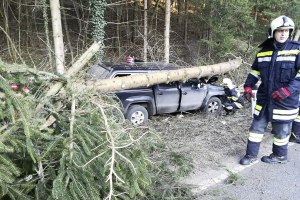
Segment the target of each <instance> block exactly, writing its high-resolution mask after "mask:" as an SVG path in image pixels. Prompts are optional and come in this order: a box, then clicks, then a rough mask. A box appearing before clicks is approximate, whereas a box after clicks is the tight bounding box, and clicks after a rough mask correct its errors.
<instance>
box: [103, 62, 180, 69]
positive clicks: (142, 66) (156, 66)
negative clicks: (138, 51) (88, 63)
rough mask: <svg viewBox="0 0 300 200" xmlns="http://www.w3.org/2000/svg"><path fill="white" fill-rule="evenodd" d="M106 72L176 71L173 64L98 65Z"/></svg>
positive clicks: (109, 63) (105, 63) (104, 63)
mask: <svg viewBox="0 0 300 200" xmlns="http://www.w3.org/2000/svg"><path fill="white" fill-rule="evenodd" d="M100 65H101V66H102V67H104V68H106V69H107V70H109V71H111V70H114V71H115V70H129V71H130V70H143V71H144V70H174V69H178V67H177V66H176V65H175V64H172V63H167V64H166V63H161V62H134V63H131V64H130V63H126V62H123V63H111V62H103V63H101V64H100Z"/></svg>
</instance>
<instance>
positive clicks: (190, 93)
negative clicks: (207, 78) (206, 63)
mask: <svg viewBox="0 0 300 200" xmlns="http://www.w3.org/2000/svg"><path fill="white" fill-rule="evenodd" d="M181 94H182V95H181V102H180V107H179V110H180V111H188V110H197V109H199V108H200V107H201V105H202V103H203V101H204V99H205V97H206V94H207V85H206V84H204V83H200V81H191V80H190V81H187V82H185V83H181Z"/></svg>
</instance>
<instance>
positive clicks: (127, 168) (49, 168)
mask: <svg viewBox="0 0 300 200" xmlns="http://www.w3.org/2000/svg"><path fill="white" fill-rule="evenodd" d="M240 64H241V60H240V59H236V60H233V61H230V62H227V63H221V64H216V65H211V66H202V67H198V68H192V69H179V70H174V71H173V70H172V71H164V72H160V73H153V74H148V75H144V74H141V75H136V76H135V77H130V78H128V77H123V78H116V79H111V80H102V81H99V82H84V83H82V84H81V85H80V88H81V89H79V88H78V84H75V82H77V81H74V82H73V80H75V78H74V76H75V75H76V73H77V72H78V71H80V70H81V69H82V67H83V66H84V62H82V63H81V64H79V65H77V66H76V63H75V66H76V69H75V68H70V69H69V71H68V72H67V73H66V75H65V76H64V77H59V76H56V75H54V74H51V73H45V72H40V71H36V70H33V69H32V68H28V67H27V66H24V65H21V66H20V65H10V64H7V63H3V62H1V63H0V73H1V76H0V80H1V86H0V88H1V97H0V123H1V124H0V197H1V198H3V199H143V197H144V198H148V199H159V198H160V197H159V196H156V195H157V192H158V191H160V190H163V187H162V185H160V183H159V180H157V179H155V178H156V177H154V171H155V170H157V171H155V173H157V174H159V172H161V170H160V169H159V167H160V165H158V164H157V163H156V165H153V164H151V162H150V159H149V157H148V156H149V155H148V153H149V154H151V151H148V152H146V151H145V149H151V148H150V147H151V145H154V146H155V144H151V142H152V143H153V142H154V141H155V140H153V139H146V138H148V137H151V136H150V135H151V134H148V133H149V132H150V131H149V130H148V128H146V127H140V128H136V127H135V128H133V127H131V126H130V125H129V124H127V123H126V122H125V121H124V118H123V115H122V111H121V109H120V106H119V105H118V104H117V102H115V101H114V100H113V98H111V96H109V95H107V94H106V92H108V91H115V90H121V89H126V88H130V87H137V86H142V85H152V84H157V83H162V82H169V81H175V80H187V79H189V78H196V77H198V78H200V77H202V76H209V75H214V74H222V73H226V72H229V71H230V70H233V69H235V68H237V67H238V66H239V65H240ZM11 83H18V85H17V87H19V88H17V89H12V88H11V86H10V84H11ZM22 85H26V86H27V87H28V88H29V89H30V92H29V93H28V92H26V91H23V90H22V89H20V87H21V86H22ZM96 91H97V92H96ZM99 91H100V93H99ZM101 91H102V92H101ZM50 117H51V118H53V119H54V120H53V121H51V123H49V121H47V120H49V118H50ZM45 124H46V126H45ZM146 134H148V135H147V137H144V136H145V135H146ZM154 143H155V142H154ZM147 147H149V148H147ZM152 149H153V148H152ZM154 179H155V181H153V180H154ZM154 185H156V186H157V187H156V188H154ZM160 192H161V193H163V191H160Z"/></svg>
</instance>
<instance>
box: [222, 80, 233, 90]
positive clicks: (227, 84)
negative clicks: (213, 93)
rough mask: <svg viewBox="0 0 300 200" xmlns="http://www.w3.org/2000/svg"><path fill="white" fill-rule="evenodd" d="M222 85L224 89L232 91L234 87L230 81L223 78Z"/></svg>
mask: <svg viewBox="0 0 300 200" xmlns="http://www.w3.org/2000/svg"><path fill="white" fill-rule="evenodd" d="M222 85H223V86H224V87H228V88H229V89H233V88H234V85H233V84H232V81H231V80H230V79H229V78H224V79H223V83H222Z"/></svg>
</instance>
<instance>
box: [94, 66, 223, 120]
mask: <svg viewBox="0 0 300 200" xmlns="http://www.w3.org/2000/svg"><path fill="white" fill-rule="evenodd" d="M175 69H177V68H176V66H174V65H171V64H163V63H133V64H127V63H120V64H113V63H101V64H97V65H94V66H93V67H91V68H90V69H89V71H88V76H89V79H92V80H100V79H106V78H114V77H122V76H129V75H132V74H140V73H151V72H158V71H160V70H175ZM215 81H217V78H216V77H212V78H210V79H206V78H201V79H191V80H188V81H187V82H184V83H183V82H179V81H175V82H171V83H162V84H157V85H153V86H150V87H140V88H134V89H127V90H122V91H118V92H116V95H117V97H118V98H119V99H120V101H121V102H122V105H123V108H124V116H125V117H126V118H127V119H128V120H130V122H131V123H133V124H136V125H138V124H141V123H144V122H146V121H147V120H148V118H149V116H152V115H156V114H163V113H175V112H184V111H192V110H201V111H205V112H207V113H220V112H221V109H222V103H221V100H220V98H221V97H222V96H225V93H224V89H223V87H220V86H216V85H213V82H215Z"/></svg>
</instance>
